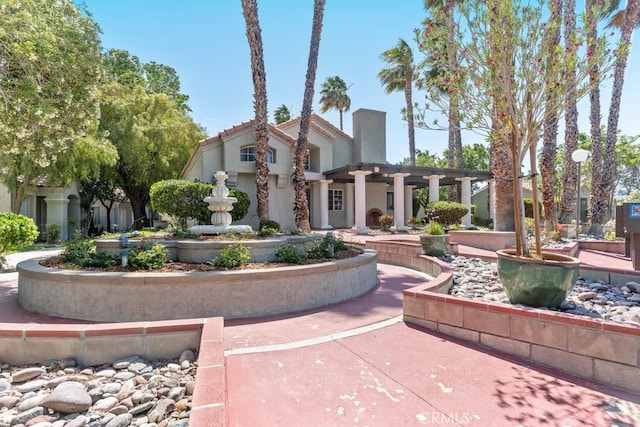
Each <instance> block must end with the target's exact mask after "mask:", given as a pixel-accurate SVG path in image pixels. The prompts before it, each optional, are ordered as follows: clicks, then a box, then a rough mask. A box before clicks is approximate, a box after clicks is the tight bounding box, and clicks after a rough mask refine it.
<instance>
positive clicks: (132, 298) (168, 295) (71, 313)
mask: <svg viewBox="0 0 640 427" xmlns="http://www.w3.org/2000/svg"><path fill="white" fill-rule="evenodd" d="M376 260H377V254H376V252H375V251H373V250H370V249H364V251H363V253H362V254H361V255H358V256H356V257H353V258H347V259H343V260H337V261H331V262H326V263H321V264H311V265H301V266H290V267H276V268H269V269H259V270H230V271H214V272H189V273H153V272H140V273H110V272H93V271H76V270H61V269H55V268H49V267H44V266H42V265H40V264H39V260H38V259H32V260H27V261H23V262H21V263H19V264H18V266H17V270H18V272H19V273H20V274H19V277H18V300H19V302H20V304H22V306H23V307H24V308H26V309H27V310H30V311H34V312H37V313H43V314H47V315H51V316H59V317H66V318H71V319H82V320H90V321H96V322H135V321H153V320H170V319H185V318H199V317H216V316H223V317H225V318H246V317H257V316H268V315H274V314H283V313H291V312H296V311H301V310H306V309H311V308H317V307H322V306H325V305H328V304H332V303H336V302H340V301H344V300H347V299H351V298H354V297H357V296H359V295H362V294H364V293H366V292H368V291H369V290H371V289H372V288H374V287H375V286H376V283H377V271H376Z"/></svg>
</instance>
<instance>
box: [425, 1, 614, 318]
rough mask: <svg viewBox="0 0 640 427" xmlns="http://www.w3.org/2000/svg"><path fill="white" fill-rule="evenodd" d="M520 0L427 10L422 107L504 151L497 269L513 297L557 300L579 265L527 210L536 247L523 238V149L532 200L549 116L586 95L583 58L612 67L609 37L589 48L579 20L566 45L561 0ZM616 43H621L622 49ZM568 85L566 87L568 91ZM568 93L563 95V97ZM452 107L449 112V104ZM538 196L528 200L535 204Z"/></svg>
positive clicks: (544, 302) (552, 303)
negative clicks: (505, 216)
mask: <svg viewBox="0 0 640 427" xmlns="http://www.w3.org/2000/svg"><path fill="white" fill-rule="evenodd" d="M534 3H535V0H534V1H533V2H520V1H518V0H484V1H483V0H471V1H467V2H459V3H457V4H456V6H455V7H456V14H455V15H456V17H457V18H458V19H451V16H452V14H451V11H450V10H448V9H447V8H445V9H447V10H438V9H436V11H435V12H434V17H433V20H431V21H428V22H427V23H426V27H425V28H424V29H423V30H418V31H417V37H418V41H419V43H420V47H421V49H422V50H423V51H424V52H425V54H426V55H427V63H429V64H431V69H430V71H429V72H428V73H426V78H425V80H424V81H423V85H424V86H425V87H426V88H427V91H428V95H427V98H428V103H427V105H426V107H425V108H424V109H422V111H421V112H420V120H419V123H422V124H423V125H424V126H427V127H433V126H438V123H437V121H434V124H433V125H431V124H428V125H427V124H426V122H425V120H424V118H425V117H426V113H427V112H428V111H435V112H438V113H440V114H442V115H444V116H445V117H448V122H449V123H456V122H457V121H458V120H459V121H460V123H461V126H462V127H463V128H467V129H472V130H474V131H480V132H484V133H485V134H486V135H487V136H488V138H489V141H490V142H491V144H492V146H493V148H494V151H496V149H497V148H498V149H500V150H502V152H505V153H508V159H505V161H504V162H503V164H501V166H502V168H503V169H509V170H510V176H511V180H512V183H513V200H514V203H513V204H514V206H513V211H514V228H515V233H516V247H515V249H513V250H501V251H498V252H497V254H498V272H499V275H500V278H501V280H502V283H503V286H504V287H505V291H506V293H507V296H508V297H509V299H510V301H511V302H512V303H522V304H526V305H531V306H548V307H556V306H558V305H559V304H560V303H561V302H562V301H563V300H564V299H565V297H566V295H567V294H568V292H569V291H570V290H571V288H572V286H573V284H574V282H575V279H576V276H577V272H578V265H579V262H578V260H577V259H575V258H573V257H569V256H566V255H560V254H550V253H544V252H542V250H541V239H540V216H539V212H538V210H537V209H534V210H533V211H534V223H535V225H534V228H533V229H534V236H535V252H534V253H531V252H530V249H529V242H528V240H527V238H526V232H525V221H524V207H523V198H522V186H521V185H520V178H522V171H521V165H522V162H523V161H524V160H525V158H526V157H527V156H528V157H529V161H530V174H531V176H530V178H531V181H532V189H533V199H534V200H536V201H537V200H538V195H537V188H538V183H537V177H538V172H537V168H536V145H537V141H538V139H539V138H540V135H541V133H542V129H543V125H544V124H545V121H548V120H558V119H559V118H560V117H561V116H562V115H563V113H564V108H565V102H566V100H567V96H570V97H573V98H575V99H576V100H577V99H579V98H581V97H583V96H584V95H585V94H586V93H588V91H589V89H590V87H591V84H597V83H598V82H596V81H590V80H589V67H588V65H589V63H590V62H589V61H588V60H587V59H596V61H594V62H595V63H598V64H599V65H600V76H605V75H606V74H607V73H608V71H609V70H611V68H612V66H613V61H612V56H611V55H610V54H609V53H608V50H607V46H606V39H605V38H600V39H599V40H598V41H597V48H596V50H595V51H586V50H585V49H584V48H583V47H582V44H583V40H584V38H585V37H584V34H586V32H587V31H588V30H589V26H590V25H594V23H593V22H591V23H589V22H587V23H584V25H583V26H582V27H581V29H580V30H578V31H577V32H576V33H575V34H570V35H569V40H570V47H564V46H561V45H560V43H559V41H558V38H557V37H554V34H557V32H558V31H559V29H560V27H561V25H562V14H561V10H560V9H559V5H560V2H554V1H552V2H548V3H543V2H539V3H536V4H534ZM620 48H626V47H624V46H621V47H620ZM576 52H577V53H576ZM568 72H575V75H576V79H575V82H576V83H575V85H571V87H570V88H569V87H567V86H568V84H567V81H568V79H566V76H567V74H568ZM569 89H570V90H569ZM567 94H569V95H567ZM451 99H455V100H456V102H457V109H456V110H455V111H454V113H453V114H455V115H456V117H451V116H450V114H451V113H450V110H449V109H448V107H449V102H450V100H451ZM534 203H535V202H534Z"/></svg>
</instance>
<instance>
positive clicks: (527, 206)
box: [522, 198, 542, 218]
mask: <svg viewBox="0 0 640 427" xmlns="http://www.w3.org/2000/svg"><path fill="white" fill-rule="evenodd" d="M522 201H523V202H524V216H525V217H526V218H533V199H529V198H526V199H523V200H522ZM538 214H539V215H540V218H542V203H541V202H538Z"/></svg>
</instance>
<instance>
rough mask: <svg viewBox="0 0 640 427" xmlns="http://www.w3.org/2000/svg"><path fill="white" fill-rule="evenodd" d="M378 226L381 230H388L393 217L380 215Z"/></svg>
mask: <svg viewBox="0 0 640 427" xmlns="http://www.w3.org/2000/svg"><path fill="white" fill-rule="evenodd" d="M380 225H381V226H382V229H383V230H388V229H389V228H391V226H392V225H393V216H391V215H388V214H384V215H380Z"/></svg>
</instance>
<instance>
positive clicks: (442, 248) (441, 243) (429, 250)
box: [420, 234, 449, 256]
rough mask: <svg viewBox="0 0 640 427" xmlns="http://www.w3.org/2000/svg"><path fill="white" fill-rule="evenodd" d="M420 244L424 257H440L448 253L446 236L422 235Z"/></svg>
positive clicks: (447, 238)
mask: <svg viewBox="0 0 640 427" xmlns="http://www.w3.org/2000/svg"><path fill="white" fill-rule="evenodd" d="M420 244H421V245H422V253H423V254H424V255H431V256H442V255H445V254H446V253H447V252H449V236H448V235H446V234H441V235H434V234H423V235H421V236H420Z"/></svg>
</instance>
